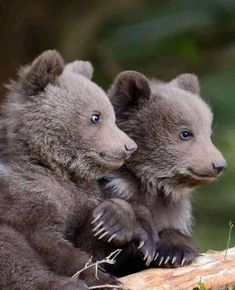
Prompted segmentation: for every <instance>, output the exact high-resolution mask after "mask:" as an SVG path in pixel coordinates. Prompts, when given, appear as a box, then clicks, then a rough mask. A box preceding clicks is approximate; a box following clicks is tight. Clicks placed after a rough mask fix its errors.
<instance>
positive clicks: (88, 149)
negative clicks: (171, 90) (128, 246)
mask: <svg viewBox="0 0 235 290" xmlns="http://www.w3.org/2000/svg"><path fill="white" fill-rule="evenodd" d="M80 64H81V63H80ZM82 64H83V66H82V67H83V69H82V70H81V69H79V71H77V70H76V67H77V65H76V62H75V63H73V64H69V65H68V66H66V67H65V69H64V64H63V59H62V58H61V56H60V55H59V54H58V53H57V52H56V51H46V52H44V53H43V54H42V55H40V56H39V57H38V58H36V60H35V61H34V62H33V63H32V64H31V65H29V66H27V67H24V68H22V69H21V70H20V74H19V79H18V80H17V82H12V84H11V85H10V86H9V89H10V91H9V94H8V96H7V101H6V103H5V105H4V107H3V112H4V114H5V117H4V118H3V120H2V122H1V135H2V136H1V140H2V142H4V143H3V144H2V148H1V149H2V162H1V164H0V184H1V194H0V222H1V224H0V276H1V279H0V288H1V289H2V290H22V289H24V290H39V289H43V290H47V289H48V290H49V289H50V290H51V289H53V290H75V289H77V290H83V289H87V286H94V285H99V284H106V283H109V284H118V282H117V281H116V280H115V278H113V277H112V276H110V275H108V274H105V273H103V272H101V271H98V276H99V280H97V279H96V277H95V269H94V268H93V269H89V270H86V271H85V272H83V273H82V274H81V276H80V279H78V280H73V279H71V276H72V275H73V274H75V273H76V272H77V271H78V270H80V269H81V268H83V267H84V265H85V264H86V263H87V262H88V260H89V258H90V254H87V253H86V252H85V251H82V250H81V249H79V248H76V247H75V246H74V244H73V241H74V234H75V232H77V231H78V230H79V228H80V227H82V225H83V224H84V223H85V222H86V220H87V218H88V217H89V215H91V212H92V210H93V209H94V208H95V207H96V206H97V205H98V204H99V203H100V201H102V200H103V199H104V196H103V194H102V193H101V191H100V190H99V187H98V184H97V181H96V180H97V179H98V178H101V177H103V176H104V175H106V174H107V173H109V172H111V171H112V170H114V169H117V168H118V167H120V166H121V165H122V164H123V162H124V159H127V158H128V157H129V156H130V154H131V153H133V151H134V150H135V148H136V145H135V143H134V142H133V141H132V140H131V139H130V138H128V137H127V135H126V134H124V133H123V132H122V131H121V130H119V129H118V128H117V126H116V125H115V116H114V112H113V108H112V106H111V104H110V102H109V100H108V98H107V96H106V95H105V93H104V92H103V91H102V90H101V89H100V88H99V87H98V86H97V85H95V84H94V83H93V82H91V81H90V80H89V79H88V78H87V77H91V75H92V67H91V65H90V63H85V62H83V63H82ZM79 67H80V65H79ZM93 112H99V113H100V115H101V119H100V121H99V122H97V123H95V124H94V123H92V122H91V116H92V115H93ZM129 149H130V150H129Z"/></svg>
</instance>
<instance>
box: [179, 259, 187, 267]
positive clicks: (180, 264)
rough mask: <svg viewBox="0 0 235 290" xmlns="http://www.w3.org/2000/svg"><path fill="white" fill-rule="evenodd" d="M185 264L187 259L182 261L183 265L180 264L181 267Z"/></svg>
mask: <svg viewBox="0 0 235 290" xmlns="http://www.w3.org/2000/svg"><path fill="white" fill-rule="evenodd" d="M185 262H186V259H185V258H183V259H182V262H181V264H180V266H181V267H183V266H184V263H185Z"/></svg>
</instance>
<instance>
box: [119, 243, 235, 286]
mask: <svg viewBox="0 0 235 290" xmlns="http://www.w3.org/2000/svg"><path fill="white" fill-rule="evenodd" d="M120 280H121V281H122V282H123V283H124V286H125V289H128V290H163V289H164V290H165V289H167V290H169V289H170V290H192V289H194V290H196V289H203V290H204V289H206V290H208V289H228V288H226V287H228V286H231V285H235V247H234V248H231V249H229V250H228V252H227V256H226V258H225V251H221V252H215V251H213V252H212V251H209V252H208V253H206V254H202V255H201V256H200V257H199V258H198V259H197V260H196V261H195V262H194V263H193V264H191V265H189V266H185V267H181V268H174V269H160V268H158V269H148V270H146V271H143V272H139V273H136V274H132V275H129V276H126V277H123V278H121V279H120ZM200 283H201V288H200ZM203 287H205V288H203Z"/></svg>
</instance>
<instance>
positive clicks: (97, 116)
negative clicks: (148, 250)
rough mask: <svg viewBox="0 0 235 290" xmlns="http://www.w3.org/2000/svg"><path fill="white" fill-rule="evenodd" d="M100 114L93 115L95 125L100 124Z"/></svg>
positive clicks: (92, 120) (92, 119)
mask: <svg viewBox="0 0 235 290" xmlns="http://www.w3.org/2000/svg"><path fill="white" fill-rule="evenodd" d="M100 119H101V118H100V113H98V112H94V113H93V114H92V115H91V122H92V123H93V124H97V123H99V122H100Z"/></svg>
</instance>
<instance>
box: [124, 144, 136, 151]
mask: <svg viewBox="0 0 235 290" xmlns="http://www.w3.org/2000/svg"><path fill="white" fill-rule="evenodd" d="M125 149H126V151H127V152H128V153H129V154H132V153H134V152H135V150H136V149H137V145H136V143H134V142H132V143H129V144H127V145H125Z"/></svg>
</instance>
